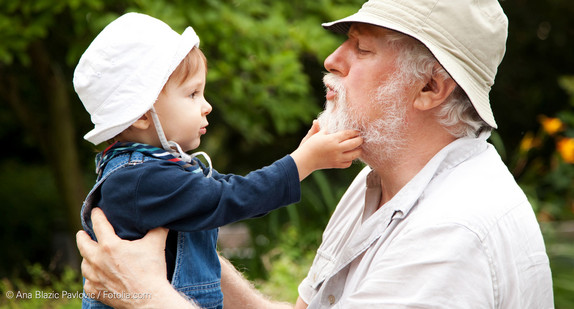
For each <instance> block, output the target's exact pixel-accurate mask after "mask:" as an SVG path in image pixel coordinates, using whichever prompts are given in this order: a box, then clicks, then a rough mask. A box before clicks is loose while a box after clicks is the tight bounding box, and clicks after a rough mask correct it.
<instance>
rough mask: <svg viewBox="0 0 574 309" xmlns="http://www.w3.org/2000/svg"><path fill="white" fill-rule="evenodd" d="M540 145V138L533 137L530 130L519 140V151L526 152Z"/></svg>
mask: <svg viewBox="0 0 574 309" xmlns="http://www.w3.org/2000/svg"><path fill="white" fill-rule="evenodd" d="M539 146H540V139H539V138H537V137H535V136H534V134H533V133H532V132H526V134H524V137H523V138H522V140H521V141H520V151H521V152H528V151H529V150H530V149H532V148H536V147H539Z"/></svg>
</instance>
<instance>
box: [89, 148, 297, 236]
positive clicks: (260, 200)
mask: <svg viewBox="0 0 574 309" xmlns="http://www.w3.org/2000/svg"><path fill="white" fill-rule="evenodd" d="M102 197H103V200H102V201H101V202H100V203H99V204H100V207H102V209H103V210H104V213H106V215H107V216H108V219H109V220H110V222H111V223H112V225H113V226H114V228H115V229H116V234H118V235H119V236H120V237H122V238H125V239H137V238H140V237H142V236H143V235H144V234H145V233H146V232H147V231H148V230H150V229H152V228H155V227H159V226H163V227H167V228H169V229H173V230H177V231H189V232H191V231H198V230H206V229H212V228H216V227H220V226H223V225H225V224H228V223H231V222H235V221H239V220H242V219H246V218H251V217H255V216H260V215H264V214H266V213H268V212H269V211H271V210H274V209H277V208H279V207H282V206H286V205H289V204H292V203H295V202H298V201H299V200H300V197H301V189H300V182H299V175H298V172H297V166H296V165H295V162H294V160H293V159H292V158H291V156H285V157H284V158H282V159H280V160H278V161H276V162H274V163H273V164H271V165H269V166H266V167H264V168H261V169H259V170H256V171H253V172H251V173H249V174H248V175H246V176H238V175H230V174H228V175H225V174H219V173H217V172H214V174H213V177H210V178H207V177H205V175H203V174H202V173H193V172H189V171H185V170H183V169H182V168H181V167H179V166H178V165H175V164H174V163H171V162H168V161H160V160H153V161H147V162H145V163H142V164H139V165H135V166H129V167H125V168H122V169H121V170H119V171H117V172H115V173H114V174H113V175H111V176H110V177H109V178H108V179H107V180H106V181H105V182H104V183H103V185H102Z"/></svg>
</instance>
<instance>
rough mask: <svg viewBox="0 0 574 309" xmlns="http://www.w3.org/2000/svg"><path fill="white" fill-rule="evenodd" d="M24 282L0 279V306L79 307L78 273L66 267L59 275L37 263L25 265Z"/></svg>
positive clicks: (8, 308)
mask: <svg viewBox="0 0 574 309" xmlns="http://www.w3.org/2000/svg"><path fill="white" fill-rule="evenodd" d="M27 273H28V275H29V276H30V279H29V280H28V281H26V282H25V281H22V280H19V279H15V280H12V281H10V280H8V279H6V278H4V279H2V281H0V293H1V296H0V308H1V309H44V308H46V309H47V308H59V309H65V308H80V307H81V305H82V299H81V296H82V284H81V277H80V275H79V273H78V272H77V271H75V270H72V269H70V268H66V269H65V270H64V271H63V272H62V273H61V274H60V275H58V276H56V275H54V274H53V273H52V272H49V271H47V270H46V269H44V268H43V267H42V266H41V265H40V264H33V265H28V266H27Z"/></svg>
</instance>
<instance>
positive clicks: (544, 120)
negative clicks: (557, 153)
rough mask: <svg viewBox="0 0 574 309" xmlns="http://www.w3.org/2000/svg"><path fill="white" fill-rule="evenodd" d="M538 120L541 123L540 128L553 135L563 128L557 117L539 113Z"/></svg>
mask: <svg viewBox="0 0 574 309" xmlns="http://www.w3.org/2000/svg"><path fill="white" fill-rule="evenodd" d="M538 120H539V121H540V124H542V129H543V130H544V131H545V132H546V133H548V134H549V135H554V134H556V133H558V132H560V131H562V130H564V124H563V123H562V121H561V120H560V119H558V118H553V117H547V116H544V115H540V116H539V117H538Z"/></svg>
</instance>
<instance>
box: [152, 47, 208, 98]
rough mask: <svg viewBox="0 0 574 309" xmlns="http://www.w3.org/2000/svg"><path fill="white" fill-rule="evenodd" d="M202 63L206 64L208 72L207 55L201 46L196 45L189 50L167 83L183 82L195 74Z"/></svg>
mask: <svg viewBox="0 0 574 309" xmlns="http://www.w3.org/2000/svg"><path fill="white" fill-rule="evenodd" d="M200 65H204V66H205V71H206V72H207V58H205V55H204V54H203V52H202V51H201V49H199V47H194V48H192V49H191V50H190V51H189V53H188V54H187V56H185V58H183V60H182V61H181V62H180V64H179V65H178V66H177V68H175V70H174V71H173V73H171V75H170V77H169V79H168V80H167V83H171V82H176V83H178V84H179V85H181V84H183V82H184V81H185V80H186V79H188V78H189V76H190V75H193V74H195V73H196V72H197V71H198V70H199V66H200ZM167 83H166V84H167ZM164 89H165V86H164ZM162 91H163V90H162Z"/></svg>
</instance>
